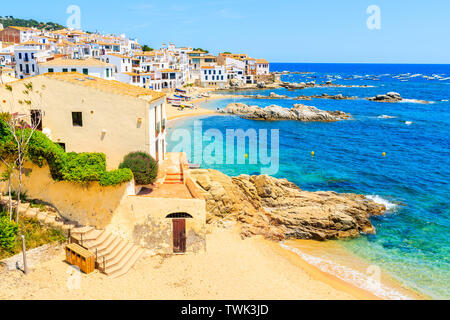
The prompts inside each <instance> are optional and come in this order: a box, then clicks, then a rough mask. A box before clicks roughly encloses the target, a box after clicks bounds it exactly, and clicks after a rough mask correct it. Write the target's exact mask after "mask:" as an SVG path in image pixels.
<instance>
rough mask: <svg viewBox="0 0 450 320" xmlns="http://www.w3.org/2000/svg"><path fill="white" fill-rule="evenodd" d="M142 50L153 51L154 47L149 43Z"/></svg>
mask: <svg viewBox="0 0 450 320" xmlns="http://www.w3.org/2000/svg"><path fill="white" fill-rule="evenodd" d="M142 51H144V52H149V51H153V48H150V47H149V46H148V45H146V44H145V45H143V46H142Z"/></svg>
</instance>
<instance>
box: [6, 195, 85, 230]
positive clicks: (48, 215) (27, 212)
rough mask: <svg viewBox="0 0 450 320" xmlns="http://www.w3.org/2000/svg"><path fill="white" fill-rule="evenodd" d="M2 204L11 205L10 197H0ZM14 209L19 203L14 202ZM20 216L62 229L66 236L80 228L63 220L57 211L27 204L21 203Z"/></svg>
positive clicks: (74, 223)
mask: <svg viewBox="0 0 450 320" xmlns="http://www.w3.org/2000/svg"><path fill="white" fill-rule="evenodd" d="M0 203H1V204H3V205H8V204H9V197H6V196H2V197H0ZM12 204H13V208H14V210H15V208H16V207H17V201H16V200H13V201H12ZM19 215H20V216H22V217H26V218H35V219H37V220H38V221H39V222H40V223H42V224H43V225H46V226H49V227H53V228H56V229H60V230H62V231H63V233H64V234H65V235H68V233H69V232H70V231H69V230H72V229H74V228H76V227H77V226H78V224H77V223H76V222H72V221H68V220H67V219H63V218H62V217H61V216H60V215H59V214H58V213H57V212H56V211H41V210H40V209H39V208H31V205H30V204H29V203H27V202H21V203H20V205H19Z"/></svg>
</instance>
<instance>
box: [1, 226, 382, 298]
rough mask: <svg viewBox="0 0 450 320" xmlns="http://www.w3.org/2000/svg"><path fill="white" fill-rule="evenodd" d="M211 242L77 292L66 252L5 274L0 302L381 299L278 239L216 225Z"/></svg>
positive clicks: (83, 284)
mask: <svg viewBox="0 0 450 320" xmlns="http://www.w3.org/2000/svg"><path fill="white" fill-rule="evenodd" d="M207 243H208V247H207V252H205V253H199V254H190V255H175V256H168V257H162V256H153V257H150V256H146V257H143V258H141V259H140V260H139V262H138V263H137V264H136V265H135V267H134V268H133V269H132V270H131V271H130V272H129V273H127V274H126V275H125V276H122V277H120V278H117V279H111V278H108V277H107V276H105V275H103V274H101V273H99V272H98V271H96V272H95V273H93V274H90V275H85V274H81V281H80V286H79V288H73V287H72V289H69V287H68V285H67V284H68V283H71V273H73V269H72V268H71V267H69V265H67V264H66V263H65V262H64V252H63V251H62V250H61V252H60V254H58V255H57V256H56V257H55V258H53V259H50V260H49V261H47V262H44V263H42V264H41V265H38V266H36V267H35V268H34V270H33V271H32V272H31V273H30V274H28V275H27V276H25V275H23V273H22V272H21V271H12V272H6V271H4V272H2V273H0V299H52V300H53V299H56V300H61V299H83V300H89V299H100V300H104V299H165V300H167V299H181V300H184V299H193V300H199V299H212V300H216V299H233V300H235V299H251V300H253V299H275V300H277V299H287V300H300V299H339V300H341V299H343V300H347V299H377V297H375V296H374V295H372V294H370V293H369V292H366V291H363V290H361V289H358V288H356V287H353V286H351V285H349V284H347V283H346V282H344V281H341V280H339V279H337V278H335V277H333V276H330V275H327V274H325V273H323V272H321V271H320V270H318V269H316V268H314V267H313V266H311V265H309V264H307V263H306V262H304V261H303V260H302V259H300V258H299V257H298V256H297V255H296V254H294V253H292V252H289V251H287V250H284V249H282V248H281V247H280V246H279V244H278V243H275V242H269V241H266V240H263V239H261V238H251V239H246V240H242V239H241V238H240V237H239V236H238V233H237V232H236V231H235V230H234V231H233V230H231V229H223V228H220V229H219V228H214V229H213V230H212V232H211V233H210V234H208V239H207Z"/></svg>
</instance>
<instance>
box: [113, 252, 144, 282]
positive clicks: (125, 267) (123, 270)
mask: <svg viewBox="0 0 450 320" xmlns="http://www.w3.org/2000/svg"><path fill="white" fill-rule="evenodd" d="M144 252H145V250H144V249H142V248H138V250H137V251H136V252H135V253H134V254H133V255H132V256H131V257H130V259H129V260H128V261H127V262H126V263H125V264H124V265H123V266H122V267H121V268H117V269H116V270H114V269H113V268H111V269H110V271H109V272H108V276H110V277H111V278H118V277H121V276H123V275H125V274H127V273H128V272H129V271H130V270H131V268H133V266H134V265H135V264H136V262H137V261H138V260H139V259H140V258H141V257H142V255H143V254H144Z"/></svg>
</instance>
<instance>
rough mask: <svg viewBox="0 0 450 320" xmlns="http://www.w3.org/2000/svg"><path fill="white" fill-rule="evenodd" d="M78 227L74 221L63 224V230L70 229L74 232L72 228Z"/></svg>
mask: <svg viewBox="0 0 450 320" xmlns="http://www.w3.org/2000/svg"><path fill="white" fill-rule="evenodd" d="M76 227H77V225H76V223H74V222H65V223H64V225H63V226H62V229H63V231H69V230H70V233H71V234H72V229H75V228H76Z"/></svg>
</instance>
